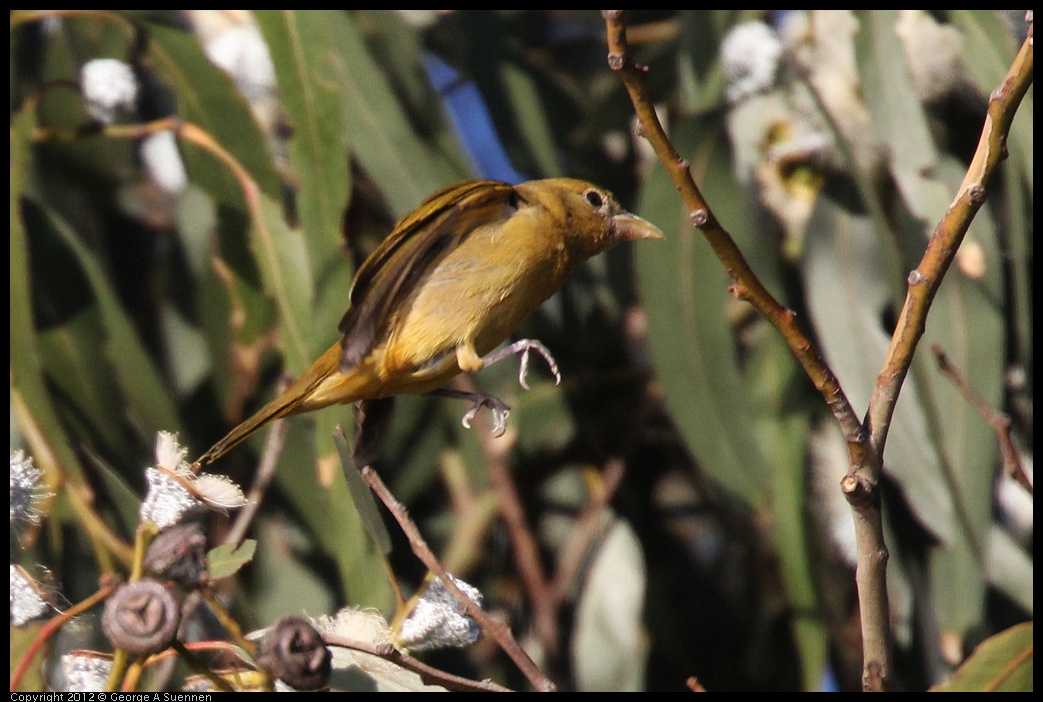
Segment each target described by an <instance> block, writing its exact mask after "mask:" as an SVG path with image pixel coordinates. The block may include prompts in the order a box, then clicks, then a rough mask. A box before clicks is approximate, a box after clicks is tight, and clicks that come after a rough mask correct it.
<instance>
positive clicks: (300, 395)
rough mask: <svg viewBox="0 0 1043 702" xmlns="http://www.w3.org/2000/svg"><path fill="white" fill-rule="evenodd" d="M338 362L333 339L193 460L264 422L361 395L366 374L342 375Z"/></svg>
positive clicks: (225, 447) (232, 443) (215, 454)
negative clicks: (264, 402) (276, 392)
mask: <svg viewBox="0 0 1043 702" xmlns="http://www.w3.org/2000/svg"><path fill="white" fill-rule="evenodd" d="M339 362H340V344H339V343H337V344H334V345H333V346H332V347H331V348H330V349H329V350H328V351H327V352H326V353H325V354H323V355H322V357H321V358H320V359H319V360H318V361H316V362H315V363H314V364H312V366H311V367H310V368H309V369H308V370H306V371H305V372H304V373H303V374H301V376H300V377H299V378H297V380H296V381H294V383H293V384H292V385H290V387H288V388H287V389H286V390H284V391H283V392H281V393H280V394H279V395H278V396H277V397H276V398H275V399H274V400H272V401H271V402H269V403H268V404H267V405H265V406H264V407H262V408H261V409H260V410H258V411H257V413H256V414H254V415H253V416H252V417H250V418H249V419H247V420H246V421H244V422H243V423H242V424H240V425H239V426H237V427H236V428H235V429H233V430H232V431H230V432H228V435H227V436H225V438H223V439H221V440H220V441H218V442H217V443H216V444H214V445H213V446H211V447H210V450H208V451H207V452H206V453H204V454H203V455H202V456H200V457H199V459H198V460H196V465H199V466H204V465H206V464H208V463H213V462H214V461H216V460H217V459H218V458H220V457H221V456H223V455H224V454H226V453H227V452H228V451H230V450H231V449H233V448H235V447H236V446H238V445H239V444H240V443H242V442H243V441H244V440H246V439H247V438H248V437H249V436H250V435H252V434H253V433H254V432H255V431H257V430H259V429H261V428H262V427H264V426H265V425H266V424H268V422H271V421H274V420H276V419H280V418H282V417H286V416H289V415H291V414H297V413H298V412H309V411H311V410H315V409H319V408H320V407H326V406H328V405H332V404H335V403H350V402H356V401H357V400H360V399H363V398H362V394H363V392H364V390H365V389H366V382H367V381H368V380H369V375H368V374H366V373H359V372H353V373H349V374H347V375H342V374H340V373H338V372H337V369H338V364H339Z"/></svg>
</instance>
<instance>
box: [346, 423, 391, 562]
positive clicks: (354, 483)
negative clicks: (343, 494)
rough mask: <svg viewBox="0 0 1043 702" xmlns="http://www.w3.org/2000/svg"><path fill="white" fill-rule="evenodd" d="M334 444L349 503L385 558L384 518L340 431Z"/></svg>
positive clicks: (387, 550) (387, 546) (388, 542)
mask: <svg viewBox="0 0 1043 702" xmlns="http://www.w3.org/2000/svg"><path fill="white" fill-rule="evenodd" d="M338 429H339V428H338ZM334 442H335V443H336V444H337V454H338V455H339V456H340V465H341V468H342V469H343V472H344V478H345V479H346V480H347V482H348V492H349V493H351V501H352V502H353V503H354V505H355V509H356V510H358V513H359V517H361V519H362V526H363V527H365V529H366V533H367V534H369V538H371V539H373V543H375V544H376V545H377V548H378V549H380V552H381V553H383V554H384V555H385V556H387V555H388V554H390V553H391V534H389V533H388V530H387V527H386V526H385V525H384V518H383V517H381V515H380V510H379V509H378V508H377V502H376V500H374V499H373V492H372V491H371V490H370V489H369V485H368V484H366V481H365V480H364V479H363V478H362V475H361V474H359V469H358V467H356V466H355V461H354V460H352V458H351V450H350V449H349V448H348V440H347V439H346V438H345V436H344V431H343V430H342V429H340V430H339V431H337V432H336V434H335V435H334Z"/></svg>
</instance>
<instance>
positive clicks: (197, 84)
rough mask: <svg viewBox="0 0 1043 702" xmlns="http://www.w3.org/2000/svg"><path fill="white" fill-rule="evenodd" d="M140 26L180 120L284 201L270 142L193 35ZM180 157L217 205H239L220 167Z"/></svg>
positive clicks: (188, 154) (189, 153) (191, 155)
mask: <svg viewBox="0 0 1043 702" xmlns="http://www.w3.org/2000/svg"><path fill="white" fill-rule="evenodd" d="M142 26H143V27H144V28H145V29H146V30H147V32H148V40H149V41H148V57H149V59H150V60H151V62H152V66H153V67H154V68H155V69H156V71H157V72H158V73H159V75H160V76H162V77H163V78H164V79H165V80H166V82H167V85H168V86H169V87H170V88H171V90H173V91H174V93H175V94H176V95H177V98H178V116H179V117H180V118H181V119H182V120H184V121H186V122H191V123H193V124H195V125H197V126H199V127H200V128H202V129H203V130H205V131H206V132H207V133H209V134H210V136H211V137H213V138H214V139H215V140H216V141H217V142H218V143H220V144H221V146H223V147H224V148H225V149H227V150H228V152H229V153H231V154H232V156H234V157H235V159H236V160H237V161H239V163H241V164H242V165H243V167H244V168H246V170H247V171H248V172H249V173H250V175H251V177H253V179H254V180H255V181H256V182H257V184H258V185H259V186H260V187H261V189H262V190H263V191H264V192H265V193H266V194H267V195H268V196H269V197H271V198H275V199H278V198H280V197H282V188H281V183H280V180H279V177H278V175H277V174H276V169H275V162H274V161H273V160H272V154H271V151H270V149H269V148H268V142H267V140H266V139H265V136H264V134H263V133H262V132H261V130H260V128H259V127H258V125H257V122H256V120H254V116H253V113H252V112H251V111H250V107H249V106H248V105H247V104H246V101H245V100H244V99H243V97H242V95H241V94H240V93H239V91H238V90H237V89H236V87H235V84H234V83H233V82H232V79H231V78H229V77H228V75H227V74H226V73H225V72H224V71H222V70H221V69H219V68H218V67H217V66H215V65H214V64H213V63H211V62H210V59H208V58H207V57H206V55H205V54H204V53H203V50H202V48H201V47H200V45H199V40H198V39H197V38H196V37H195V36H194V35H193V34H191V33H189V32H186V31H184V30H183V29H179V28H174V27H171V26H168V25H165V24H160V23H157V22H148V21H146V22H144V23H143V24H142ZM183 157H184V159H185V166H186V168H187V169H188V172H189V175H190V177H191V179H192V180H193V181H195V182H197V183H199V184H200V186H202V187H203V188H205V189H206V190H207V191H209V192H210V193H211V194H212V195H214V197H216V198H217V199H218V200H223V201H229V202H238V195H237V194H238V193H239V186H238V185H237V184H236V182H235V179H234V178H233V177H232V174H231V173H229V172H228V170H227V169H226V168H225V167H224V166H222V165H215V164H214V162H213V161H212V160H211V159H210V158H209V157H203V158H201V154H200V153H199V152H198V151H194V150H185V151H184V156H183Z"/></svg>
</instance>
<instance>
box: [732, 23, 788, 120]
mask: <svg viewBox="0 0 1043 702" xmlns="http://www.w3.org/2000/svg"><path fill="white" fill-rule="evenodd" d="M781 57H782V42H781V41H780V40H779V37H778V35H777V34H776V33H775V30H774V29H772V28H771V27H769V26H768V25H766V24H764V23H763V22H746V23H744V24H740V25H737V26H735V27H733V28H732V30H731V31H730V32H728V35H727V36H726V37H725V38H724V41H722V42H721V65H722V66H723V67H724V77H725V80H726V81H727V86H728V87H727V89H726V92H727V96H728V102H730V103H732V104H735V103H737V102H740V101H742V100H744V99H745V98H748V97H750V96H751V95H755V94H756V93H759V92H762V91H764V90H767V89H768V88H770V87H772V86H773V85H774V84H775V73H776V71H777V70H778V67H779V60H780V58H781Z"/></svg>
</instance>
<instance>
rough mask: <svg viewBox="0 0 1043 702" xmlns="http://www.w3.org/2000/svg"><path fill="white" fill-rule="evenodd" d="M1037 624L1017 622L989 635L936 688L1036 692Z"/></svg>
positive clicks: (937, 690)
mask: <svg viewBox="0 0 1043 702" xmlns="http://www.w3.org/2000/svg"><path fill="white" fill-rule="evenodd" d="M1032 649H1033V625H1032V622H1025V623H1024V624H1016V625H1014V626H1012V627H1011V628H1009V629H1007V630H1006V631H1001V632H1000V633H998V634H996V635H995V636H991V637H989V638H988V639H985V641H983V642H982V643H981V644H980V645H979V646H978V647H977V648H976V649H974V653H972V654H971V655H970V657H969V658H968V659H967V660H966V661H964V662H963V665H961V666H960V667H959V669H958V670H957V671H956V672H955V673H953V676H952V678H951V679H950V680H949V682H947V683H945V684H943V685H938V686H936V687H934V688H932V689H933V690H934V691H936V692H1032V690H1033V687H1034V684H1033V676H1032V670H1033V664H1032V663H1033V651H1032Z"/></svg>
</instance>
